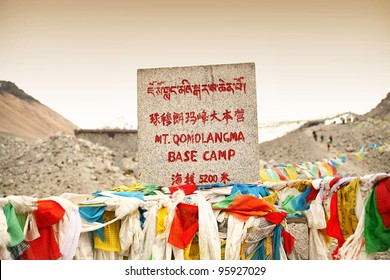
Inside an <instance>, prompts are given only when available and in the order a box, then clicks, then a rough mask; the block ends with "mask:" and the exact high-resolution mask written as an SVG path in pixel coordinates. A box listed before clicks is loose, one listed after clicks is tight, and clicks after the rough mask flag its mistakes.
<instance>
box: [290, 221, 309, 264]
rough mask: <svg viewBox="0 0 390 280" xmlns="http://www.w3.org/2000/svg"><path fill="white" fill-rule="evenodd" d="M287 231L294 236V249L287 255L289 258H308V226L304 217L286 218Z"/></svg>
mask: <svg viewBox="0 0 390 280" xmlns="http://www.w3.org/2000/svg"><path fill="white" fill-rule="evenodd" d="M287 227H288V231H289V232H290V233H291V234H292V235H293V236H294V237H295V245H294V250H293V252H292V253H291V254H289V255H287V257H288V259H290V260H308V259H309V228H308V226H307V219H306V217H305V216H304V217H293V218H287Z"/></svg>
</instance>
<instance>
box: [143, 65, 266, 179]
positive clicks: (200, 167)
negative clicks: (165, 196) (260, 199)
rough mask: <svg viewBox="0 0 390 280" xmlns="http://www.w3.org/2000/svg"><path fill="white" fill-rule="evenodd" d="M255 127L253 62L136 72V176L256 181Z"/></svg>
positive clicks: (256, 133) (256, 143) (257, 175)
mask: <svg viewBox="0 0 390 280" xmlns="http://www.w3.org/2000/svg"><path fill="white" fill-rule="evenodd" d="M257 131H258V128H257V101H256V85H255V65H254V63H243V64H227V65H209V66H194V67H174V68H158V69H139V70H138V139H139V141H138V142H139V155H138V156H139V172H140V173H139V175H140V179H141V181H145V182H154V183H157V184H160V185H171V184H184V183H196V184H205V185H206V184H212V183H233V182H235V183H249V182H253V181H257V180H258V179H259V168H258V162H259V161H258V132H257ZM216 134H217V135H216Z"/></svg>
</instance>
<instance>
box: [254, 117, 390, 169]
mask: <svg viewBox="0 0 390 280" xmlns="http://www.w3.org/2000/svg"><path fill="white" fill-rule="evenodd" d="M313 131H315V132H316V133H317V135H318V137H317V141H315V140H314V137H313V134H312V133H313ZM321 135H322V136H323V137H324V140H323V141H321ZM329 136H332V138H333V142H332V144H331V146H330V148H329V150H328V147H327V142H328V141H329ZM382 143H387V144H388V145H390V121H387V120H380V119H376V118H362V117H361V118H359V120H358V121H356V122H354V123H347V124H331V125H325V124H318V125H315V126H310V127H302V128H299V129H297V130H295V131H292V132H290V133H288V134H287V135H285V136H283V137H280V138H277V139H274V140H272V141H268V142H264V143H261V144H260V145H259V149H260V159H261V168H269V167H272V166H277V165H279V164H280V163H286V164H289V163H290V164H294V163H298V164H299V163H304V162H308V161H318V160H321V159H330V158H334V157H336V156H337V155H339V154H340V153H355V152H358V151H359V149H360V148H361V147H363V146H366V147H369V145H370V144H373V145H375V144H382ZM389 147H390V146H388V147H387V149H386V150H385V151H384V152H383V153H382V154H380V153H379V152H378V151H376V150H373V151H371V152H367V153H366V154H365V160H364V161H359V160H358V159H356V157H351V158H350V159H347V162H346V164H344V165H343V166H342V167H341V168H340V170H339V172H338V175H339V176H363V175H367V174H372V173H381V172H385V173H390V150H389Z"/></svg>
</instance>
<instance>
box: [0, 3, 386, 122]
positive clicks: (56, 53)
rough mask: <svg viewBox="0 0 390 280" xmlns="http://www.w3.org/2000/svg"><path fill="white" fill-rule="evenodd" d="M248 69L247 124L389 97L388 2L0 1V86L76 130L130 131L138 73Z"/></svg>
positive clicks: (328, 112)
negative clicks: (250, 101) (252, 73)
mask: <svg viewBox="0 0 390 280" xmlns="http://www.w3.org/2000/svg"><path fill="white" fill-rule="evenodd" d="M244 62H254V63H255V64H256V83H257V103H258V121H259V122H269V121H279V120H302V119H315V118H318V117H324V116H333V115H335V114H338V113H343V112H346V111H352V112H355V113H359V114H363V113H366V112H367V111H369V110H370V109H372V108H373V107H375V106H376V105H377V104H378V103H379V102H380V101H381V99H383V98H384V97H385V96H386V94H387V92H389V91H390V1H388V0H298V1H293V0H279V1H278V0H272V1H271V0H257V1H255V0H254V1H247V0H241V1H212V0H198V1H183V0H182V1H178V0H176V1H162V0H149V1H125V0H106V1H99V0H93V1H81V0H66V1H65V0H64V1H55V0H26V1H24V0H0V80H7V81H11V82H14V83H15V84H16V85H17V86H18V87H20V88H21V89H23V90H24V91H25V92H26V93H27V94H29V95H31V96H33V97H34V98H36V99H38V100H39V101H40V102H41V103H43V104H45V105H46V106H48V107H50V108H52V109H53V110H55V111H57V112H58V113H60V114H61V115H63V116H64V117H65V118H67V119H68V120H70V121H72V122H73V123H75V124H76V125H78V126H79V127H81V128H85V129H87V128H100V127H102V125H105V124H107V123H109V122H111V121H112V120H114V119H115V118H118V117H122V118H124V119H125V120H126V121H127V122H128V123H130V124H131V125H132V126H133V127H137V69H140V68H158V67H174V66H193V65H194V66H195V65H209V64H229V63H244Z"/></svg>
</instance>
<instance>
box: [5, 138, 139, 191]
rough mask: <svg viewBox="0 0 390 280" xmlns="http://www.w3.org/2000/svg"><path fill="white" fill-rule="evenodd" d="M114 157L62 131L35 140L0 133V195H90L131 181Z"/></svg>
mask: <svg viewBox="0 0 390 280" xmlns="http://www.w3.org/2000/svg"><path fill="white" fill-rule="evenodd" d="M114 158H115V154H114V152H113V151H112V150H110V149H108V148H106V147H102V146H99V145H98V144H93V143H91V142H89V141H87V140H83V139H78V138H76V137H75V136H72V135H67V134H64V133H57V134H54V135H52V136H50V137H47V138H45V139H39V140H35V141H33V140H27V139H23V138H18V137H15V136H10V135H1V133H0V191H1V193H0V195H5V196H8V195H12V194H14V195H27V196H35V197H41V198H42V197H47V196H50V195H60V194H62V193H79V194H91V193H92V192H94V191H96V190H108V189H111V188H113V187H117V186H121V185H128V184H132V183H134V182H135V178H134V177H132V176H131V175H127V174H123V171H121V170H120V168H119V167H118V166H115V162H114Z"/></svg>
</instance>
